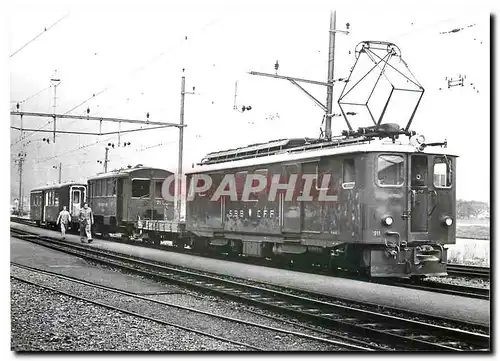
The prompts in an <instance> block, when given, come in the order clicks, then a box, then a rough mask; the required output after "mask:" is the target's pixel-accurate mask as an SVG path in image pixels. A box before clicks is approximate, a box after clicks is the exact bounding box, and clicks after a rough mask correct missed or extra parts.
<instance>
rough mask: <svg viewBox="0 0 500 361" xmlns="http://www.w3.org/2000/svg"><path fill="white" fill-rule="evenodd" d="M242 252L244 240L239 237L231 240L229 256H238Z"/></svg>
mask: <svg viewBox="0 0 500 361" xmlns="http://www.w3.org/2000/svg"><path fill="white" fill-rule="evenodd" d="M242 253H243V242H242V241H240V240H239V239H236V240H233V239H232V240H230V241H229V246H228V252H227V255H228V257H231V258H233V257H238V256H239V255H240V254H242Z"/></svg>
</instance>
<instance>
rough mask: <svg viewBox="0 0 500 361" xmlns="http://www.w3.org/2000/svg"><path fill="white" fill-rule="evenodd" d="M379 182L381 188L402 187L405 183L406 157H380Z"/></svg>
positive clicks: (378, 166)
mask: <svg viewBox="0 0 500 361" xmlns="http://www.w3.org/2000/svg"><path fill="white" fill-rule="evenodd" d="M377 181H378V184H379V185H381V186H400V185H402V184H403V182H404V157H403V156H401V155H386V154H384V155H379V156H378V158H377Z"/></svg>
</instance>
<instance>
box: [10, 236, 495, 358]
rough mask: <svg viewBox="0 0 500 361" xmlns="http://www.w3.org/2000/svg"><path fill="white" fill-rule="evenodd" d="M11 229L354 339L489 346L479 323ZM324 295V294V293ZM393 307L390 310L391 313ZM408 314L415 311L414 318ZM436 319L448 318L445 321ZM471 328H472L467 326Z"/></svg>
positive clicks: (412, 345) (401, 345) (411, 346)
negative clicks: (190, 267)
mask: <svg viewBox="0 0 500 361" xmlns="http://www.w3.org/2000/svg"><path fill="white" fill-rule="evenodd" d="M11 231H12V235H13V236H15V237H19V238H21V239H25V240H28V241H31V242H34V243H37V244H41V245H43V246H46V247H50V248H53V249H58V250H60V251H63V252H66V253H70V254H74V255H77V256H80V257H85V258H87V259H90V260H93V261H96V262H101V263H106V264H108V265H113V266H116V267H120V268H122V269H127V270H129V271H133V272H135V273H139V274H142V275H145V276H149V277H156V278H159V279H161V280H163V281H167V282H170V283H176V284H180V285H182V286H185V287H191V288H194V289H196V290H198V291H200V290H201V291H204V292H209V293H214V294H217V295H219V296H222V297H226V298H232V299H235V300H237V301H239V302H245V303H248V304H251V305H254V306H257V307H259V308H262V309H266V310H272V311H275V312H278V313H281V314H288V315H291V316H293V317H295V318H297V319H300V320H305V321H308V322H310V323H311V324H312V325H316V326H321V327H327V328H329V329H330V330H331V331H332V332H339V331H341V332H345V333H347V334H348V335H349V337H350V338H352V337H354V335H355V338H356V339H357V340H359V341H366V340H371V341H374V342H377V343H379V344H382V345H385V346H387V347H389V348H392V349H394V350H434V351H437V350H441V351H443V350H445V351H461V350H468V351H470V350H473V351H489V348H490V337H489V334H488V333H489V329H488V328H487V327H484V326H480V325H473V324H465V323H458V322H451V321H450V320H444V319H439V318H437V317H434V318H427V319H428V321H421V320H423V319H426V317H427V316H424V315H419V314H411V313H407V315H406V317H400V316H395V315H394V314H395V313H397V312H401V310H390V309H388V308H385V310H384V312H381V311H378V307H376V306H374V305H366V304H365V305H363V304H362V303H361V302H359V303H358V305H356V306H360V305H363V307H354V306H353V305H354V303H353V302H352V301H347V302H346V300H341V299H336V298H328V300H326V301H325V300H322V299H320V298H318V296H319V295H316V296H317V297H314V295H306V296H304V295H298V294H296V293H293V292H290V290H288V289H278V287H276V286H271V285H266V284H260V285H251V284H248V283H246V282H245V281H243V280H237V281H234V280H230V279H225V278H222V277H220V276H213V275H207V274H202V273H199V272H193V271H191V270H182V269H178V268H174V267H170V266H165V265H159V264H155V263H151V262H148V261H144V260H139V259H134V258H130V257H125V256H123V255H118V254H115V253H112V252H103V251H102V250H98V249H96V248H94V247H92V246H88V245H80V244H75V243H71V242H61V241H59V240H57V239H55V238H51V237H40V236H38V235H36V234H32V233H30V232H26V231H19V230H16V229H12V228H11ZM323 298H324V296H323ZM391 313H392V314H391ZM411 317H418V318H419V319H420V320H419V321H416V320H414V319H412V318H411ZM439 323H441V324H453V325H454V327H444V326H441V325H439ZM471 329H473V330H474V331H470V330H471Z"/></svg>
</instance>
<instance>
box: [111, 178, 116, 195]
mask: <svg viewBox="0 0 500 361" xmlns="http://www.w3.org/2000/svg"><path fill="white" fill-rule="evenodd" d="M116 182H117V180H116V179H111V195H112V196H116Z"/></svg>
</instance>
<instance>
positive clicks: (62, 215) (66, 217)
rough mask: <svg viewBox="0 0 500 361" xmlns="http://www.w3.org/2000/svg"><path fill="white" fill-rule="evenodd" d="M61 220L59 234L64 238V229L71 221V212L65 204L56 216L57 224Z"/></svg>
mask: <svg viewBox="0 0 500 361" xmlns="http://www.w3.org/2000/svg"><path fill="white" fill-rule="evenodd" d="M59 222H61V236H62V239H65V238H66V229H67V228H68V226H69V223H70V222H71V214H69V212H68V211H67V210H66V206H64V207H63V210H62V211H61V212H59V216H57V221H56V223H57V224H59Z"/></svg>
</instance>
